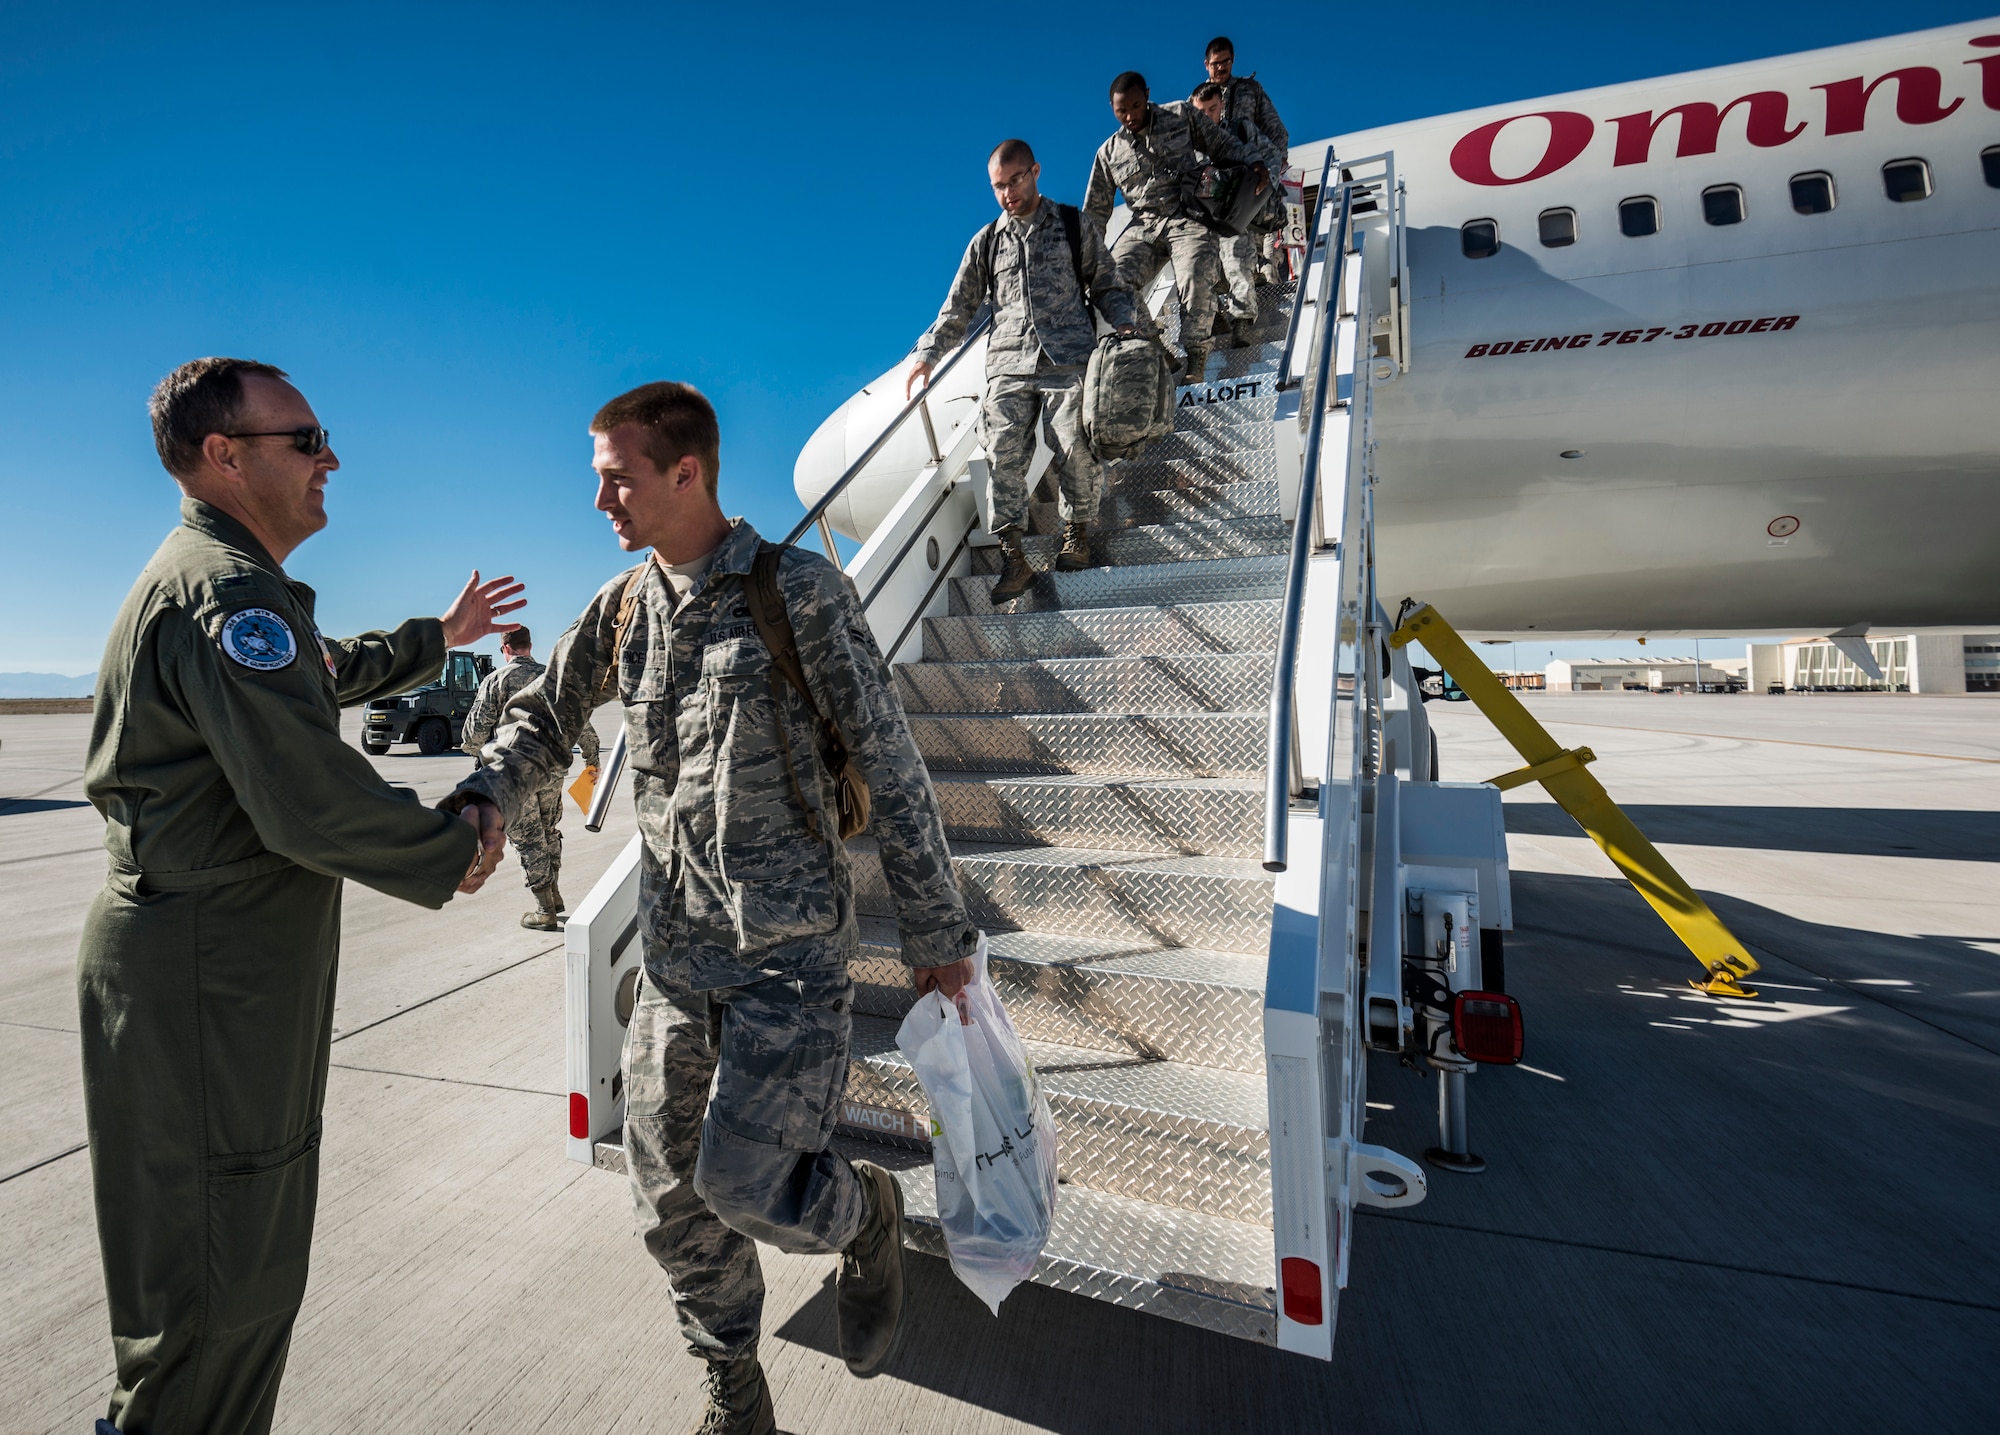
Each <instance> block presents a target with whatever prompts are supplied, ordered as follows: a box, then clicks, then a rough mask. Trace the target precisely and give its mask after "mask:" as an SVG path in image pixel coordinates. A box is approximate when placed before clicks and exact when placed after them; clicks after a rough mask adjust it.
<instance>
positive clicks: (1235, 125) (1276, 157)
mask: <svg viewBox="0 0 2000 1435" xmlns="http://www.w3.org/2000/svg"><path fill="white" fill-rule="evenodd" d="M1222 101H1223V90H1222V86H1220V85H1218V84H1217V83H1216V82H1215V81H1213V80H1204V81H1202V82H1201V83H1200V84H1199V85H1196V86H1195V90H1194V93H1193V94H1192V95H1190V96H1189V97H1188V103H1190V104H1192V105H1193V106H1194V107H1195V108H1196V109H1198V110H1200V111H1201V112H1202V113H1203V114H1205V115H1207V116H1208V117H1209V118H1210V119H1211V120H1214V121H1215V122H1216V123H1217V124H1219V125H1221V126H1222V128H1224V129H1225V130H1227V131H1229V133H1230V134H1232V135H1234V136H1235V137H1236V139H1237V141H1238V142H1239V143H1241V144H1242V145H1243V146H1244V147H1245V148H1247V149H1249V150H1251V151H1252V152H1253V153H1255V154H1256V156H1257V157H1258V158H1259V159H1260V160H1262V161H1263V163H1264V165H1265V167H1266V168H1267V169H1269V170H1270V171H1271V173H1273V174H1277V173H1279V172H1280V171H1282V170H1283V169H1284V167H1285V153H1284V151H1283V150H1281V149H1279V148H1278V147H1277V146H1276V145H1274V144H1272V143H1271V142H1270V141H1269V140H1267V139H1266V138H1265V137H1264V136H1263V135H1262V134H1260V133H1259V132H1258V130H1257V127H1256V126H1255V125H1253V124H1251V123H1250V121H1249V120H1247V119H1237V120H1226V119H1224V118H1223V114H1222ZM1270 200H1271V203H1270V204H1269V205H1267V206H1266V207H1265V210H1264V212H1263V213H1262V214H1260V215H1259V217H1258V221H1257V223H1256V224H1254V225H1253V227H1252V228H1251V229H1249V230H1248V231H1246V232H1245V233H1242V234H1225V235H1222V236H1220V239H1221V247H1222V279H1223V286H1224V289H1225V290H1226V297H1225V298H1224V300H1223V304H1224V309H1223V312H1224V313H1225V314H1227V315H1228V316H1229V328H1230V339H1231V341H1232V342H1233V343H1235V344H1236V345H1237V347H1239V348H1240V347H1242V346H1243V345H1244V344H1247V343H1248V342H1249V341H1250V330H1251V327H1252V326H1253V325H1255V324H1256V322H1257V259H1258V251H1259V249H1260V248H1261V247H1262V245H1263V242H1264V240H1265V238H1266V237H1267V235H1268V234H1269V233H1270V232H1271V229H1270V223H1271V222H1272V220H1273V216H1272V210H1273V208H1275V209H1276V210H1277V213H1278V214H1279V215H1282V214H1283V196H1282V194H1281V193H1280V191H1279V189H1278V187H1277V186H1276V185H1273V186H1271V193H1270ZM1277 222H1282V221H1281V220H1279V221H1277Z"/></svg>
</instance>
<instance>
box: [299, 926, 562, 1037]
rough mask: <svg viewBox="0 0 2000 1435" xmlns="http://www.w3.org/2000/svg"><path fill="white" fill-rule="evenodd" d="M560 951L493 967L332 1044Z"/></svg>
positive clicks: (551, 949)
mask: <svg viewBox="0 0 2000 1435" xmlns="http://www.w3.org/2000/svg"><path fill="white" fill-rule="evenodd" d="M562 949H563V944H562V943H561V942H558V943H556V945H554V946H553V947H544V948H542V950H541V951H539V952H530V953H528V955H527V956H525V957H523V958H521V960H519V961H518V962H509V963H507V965H506V966H504V967H495V968H494V969H493V970H492V971H490V972H482V973H481V974H480V975H478V976H476V977H474V978H472V979H471V980H470V981H464V982H460V983H459V984H458V985H457V986H455V987H447V988H446V989H445V990H444V991H441V992H439V993H437V994H436V995H435V996H427V997H425V998H424V999H423V1000H422V1001H420V1002H411V1003H410V1004H409V1005H408V1006H405V1007H397V1008H396V1010H394V1011H392V1012H390V1013H389V1014H388V1015H387V1016H378V1017H376V1018H375V1020H373V1021H371V1022H368V1023H366V1024H365V1025H363V1026H357V1027H355V1028H354V1030H352V1031H343V1032H342V1033H341V1034H340V1035H339V1036H336V1037H335V1038H334V1039H333V1043H332V1044H334V1045H337V1044H339V1043H340V1042H343V1041H346V1040H347V1039H348V1038H349V1037H350V1036H359V1035H361V1033H362V1032H364V1031H373V1030H374V1029H375V1028H376V1027H378V1026H380V1025H382V1023H383V1022H385V1021H394V1020H395V1019H396V1018H397V1017H399V1016H408V1015H409V1014H410V1013H411V1012H413V1011H416V1010H417V1009H418V1008H419V1007H427V1006H429V1005H430V1004H431V1003H432V1002H441V1001H443V1000H444V999H445V998H446V997H448V996H455V995H457V994H458V993H459V992H462V991H464V990H465V989H466V988H467V987H476V986H478V985H479V984H480V983H481V982H484V981H491V980H492V979H493V978H494V977H497V976H501V975H503V974H504V973H507V972H511V971H513V970H514V968H516V967H525V966H526V965H528V963H529V962H532V961H534V960H535V959H536V958H537V957H546V956H547V955H548V954H549V953H550V952H560V951H561V950H562Z"/></svg>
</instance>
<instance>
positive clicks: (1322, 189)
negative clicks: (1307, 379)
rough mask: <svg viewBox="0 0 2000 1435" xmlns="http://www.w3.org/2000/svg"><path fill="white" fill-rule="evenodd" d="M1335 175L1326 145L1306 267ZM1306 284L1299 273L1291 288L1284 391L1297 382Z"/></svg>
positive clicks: (1281, 373)
mask: <svg viewBox="0 0 2000 1435" xmlns="http://www.w3.org/2000/svg"><path fill="white" fill-rule="evenodd" d="M1332 176H1333V146H1332V145H1328V146H1327V147H1326V163H1325V164H1324V165H1323V166H1321V167H1320V172H1319V188H1318V189H1316V190H1314V191H1313V217H1312V224H1311V226H1310V227H1309V228H1308V229H1307V230H1306V268H1308V269H1310V268H1312V252H1313V250H1314V249H1316V248H1318V247H1319V216H1320V211H1321V210H1322V209H1324V208H1325V207H1326V185H1327V181H1328V180H1329V179H1331V178H1332ZM1305 287H1306V276H1305V275H1303V274H1301V275H1299V287H1298V288H1297V289H1295V290H1293V291H1292V317H1291V319H1290V320H1289V321H1287V323H1286V324H1285V350H1284V352H1283V353H1281V354H1279V355H1278V392H1279V393H1283V392H1284V391H1285V390H1286V389H1289V388H1291V387H1292V386H1293V384H1294V383H1295V382H1296V381H1295V380H1294V379H1293V378H1292V346H1293V345H1294V344H1296V343H1298V341H1299V311H1300V310H1301V309H1303V308H1305V305H1304V304H1303V303H1301V302H1300V300H1301V298H1302V297H1303V295H1304V292H1305Z"/></svg>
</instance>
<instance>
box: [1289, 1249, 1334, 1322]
mask: <svg viewBox="0 0 2000 1435" xmlns="http://www.w3.org/2000/svg"><path fill="white" fill-rule="evenodd" d="M1278 1281H1279V1283H1280V1284H1281V1285H1282V1286H1284V1288H1285V1319H1287V1320H1295V1321H1297V1322H1298V1323H1299V1324H1300V1325H1318V1324H1319V1323H1320V1322H1321V1321H1323V1320H1325V1319H1326V1307H1325V1305H1324V1304H1322V1303H1321V1301H1320V1294H1319V1266H1318V1265H1317V1264H1316V1263H1314V1262H1312V1261H1309V1260H1307V1259H1306V1258H1305V1257H1304V1256H1286V1257H1285V1258H1284V1259H1283V1260H1282V1261H1279V1262H1278Z"/></svg>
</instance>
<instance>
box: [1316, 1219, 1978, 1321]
mask: <svg viewBox="0 0 2000 1435" xmlns="http://www.w3.org/2000/svg"><path fill="white" fill-rule="evenodd" d="M1355 1209H1356V1210H1357V1212H1358V1211H1367V1212H1368V1214H1369V1215H1371V1216H1380V1218H1381V1219H1383V1220H1388V1221H1395V1222H1397V1223H1399V1224H1404V1225H1411V1226H1429V1227H1433V1228H1435V1229H1438V1230H1444V1231H1467V1232H1470V1233H1471V1234H1473V1235H1476V1236H1499V1237H1501V1238H1502V1239H1503V1240H1509V1241H1533V1242H1536V1243H1537V1244H1539V1245H1544V1246H1568V1247H1570V1248H1571V1249H1572V1250H1579V1251H1600V1252H1602V1253H1603V1254H1605V1255H1611V1256H1637V1257H1638V1258H1639V1259H1641V1260H1647V1261H1671V1262H1672V1263H1673V1264H1675V1265H1682V1266H1704V1267H1706V1268H1707V1269H1709V1270H1715V1271H1728V1272H1730V1273H1731V1274H1734V1275H1750V1276H1768V1277H1770V1278H1771V1279H1773V1280H1781V1281H1803V1282H1805V1283H1806V1284H1807V1285H1816V1286H1832V1287H1834V1288H1836V1289H1838V1290H1851V1291H1860V1292H1862V1293H1863V1294H1865V1295H1887V1296H1895V1297H1897V1298H1899V1299H1901V1300H1920V1301H1924V1302H1926V1303H1928V1304H1931V1305H1950V1306H1958V1307H1959V1308H1961V1309H1963V1310H1980V1311H1986V1312H1988V1313H1989V1314H1992V1315H2000V1305H1992V1304H1989V1303H1988V1302H1985V1301H1976V1300H1961V1299H1960V1298H1958V1297H1957V1296H1948V1295H1924V1294H1921V1293H1920V1292H1917V1291H1904V1290H1896V1289H1895V1288H1894V1287H1891V1286H1871V1285H1863V1284H1862V1283H1861V1282H1860V1281H1843V1280H1835V1279H1834V1278H1833V1277H1832V1276H1808V1275H1801V1274H1799V1273H1798V1272H1797V1271H1774V1270H1771V1269H1770V1268H1769V1267H1766V1266H1743V1265H1735V1264H1733V1263H1731V1262H1729V1261H1710V1260H1703V1259H1702V1258H1701V1257H1699V1256H1675V1255H1669V1254H1667V1253H1666V1252H1664V1251H1635V1250H1632V1249H1630V1248H1629V1247H1626V1246H1607V1245H1603V1244H1601V1243H1599V1242H1597V1241H1573V1240H1569V1239H1567V1238H1565V1237H1562V1236H1536V1235H1530V1234H1528V1233H1527V1232H1525V1231H1496V1230H1494V1229H1493V1228H1492V1227H1490V1226H1468V1225H1464V1224H1461V1223H1460V1222H1457V1221H1434V1220H1430V1219H1428V1218H1426V1217H1423V1216H1398V1215H1394V1214H1391V1213H1389V1212H1378V1211H1375V1210H1371V1209H1370V1208H1368V1207H1366V1206H1358V1207H1356V1208H1355Z"/></svg>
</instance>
